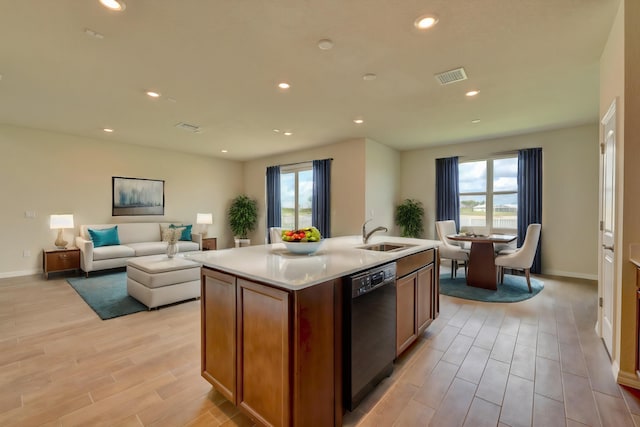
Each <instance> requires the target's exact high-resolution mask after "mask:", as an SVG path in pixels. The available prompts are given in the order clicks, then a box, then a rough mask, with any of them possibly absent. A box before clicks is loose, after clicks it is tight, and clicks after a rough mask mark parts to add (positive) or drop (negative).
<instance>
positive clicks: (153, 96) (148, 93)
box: [147, 90, 160, 98]
mask: <svg viewBox="0 0 640 427" xmlns="http://www.w3.org/2000/svg"><path fill="white" fill-rule="evenodd" d="M147 96H150V97H151V98H160V94H159V93H158V92H154V91H152V90H149V91H147Z"/></svg>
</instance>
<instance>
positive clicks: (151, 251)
mask: <svg viewBox="0 0 640 427" xmlns="http://www.w3.org/2000/svg"><path fill="white" fill-rule="evenodd" d="M127 246H129V247H130V248H131V249H133V251H134V252H135V256H137V257H138V256H147V255H160V254H166V253H167V242H141V243H129V244H128V245H127Z"/></svg>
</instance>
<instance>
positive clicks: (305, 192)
mask: <svg viewBox="0 0 640 427" xmlns="http://www.w3.org/2000/svg"><path fill="white" fill-rule="evenodd" d="M312 197H313V169H312V165H311V163H302V164H297V165H295V166H288V167H282V169H280V203H281V221H282V222H281V226H282V228H284V229H298V228H303V227H311V225H312V224H311V201H312Z"/></svg>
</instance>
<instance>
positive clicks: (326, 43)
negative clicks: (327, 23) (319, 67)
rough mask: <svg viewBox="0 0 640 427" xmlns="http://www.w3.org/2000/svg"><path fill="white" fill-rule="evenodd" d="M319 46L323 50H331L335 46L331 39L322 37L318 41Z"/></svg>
mask: <svg viewBox="0 0 640 427" xmlns="http://www.w3.org/2000/svg"><path fill="white" fill-rule="evenodd" d="M318 47H319V48H320V49H322V50H329V49H331V48H332V47H333V41H331V40H329V39H322V40H320V41H319V42H318Z"/></svg>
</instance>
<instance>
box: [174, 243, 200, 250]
mask: <svg viewBox="0 0 640 427" xmlns="http://www.w3.org/2000/svg"><path fill="white" fill-rule="evenodd" d="M199 250H200V245H199V244H198V243H196V242H178V252H179V253H184V252H193V251H199Z"/></svg>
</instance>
